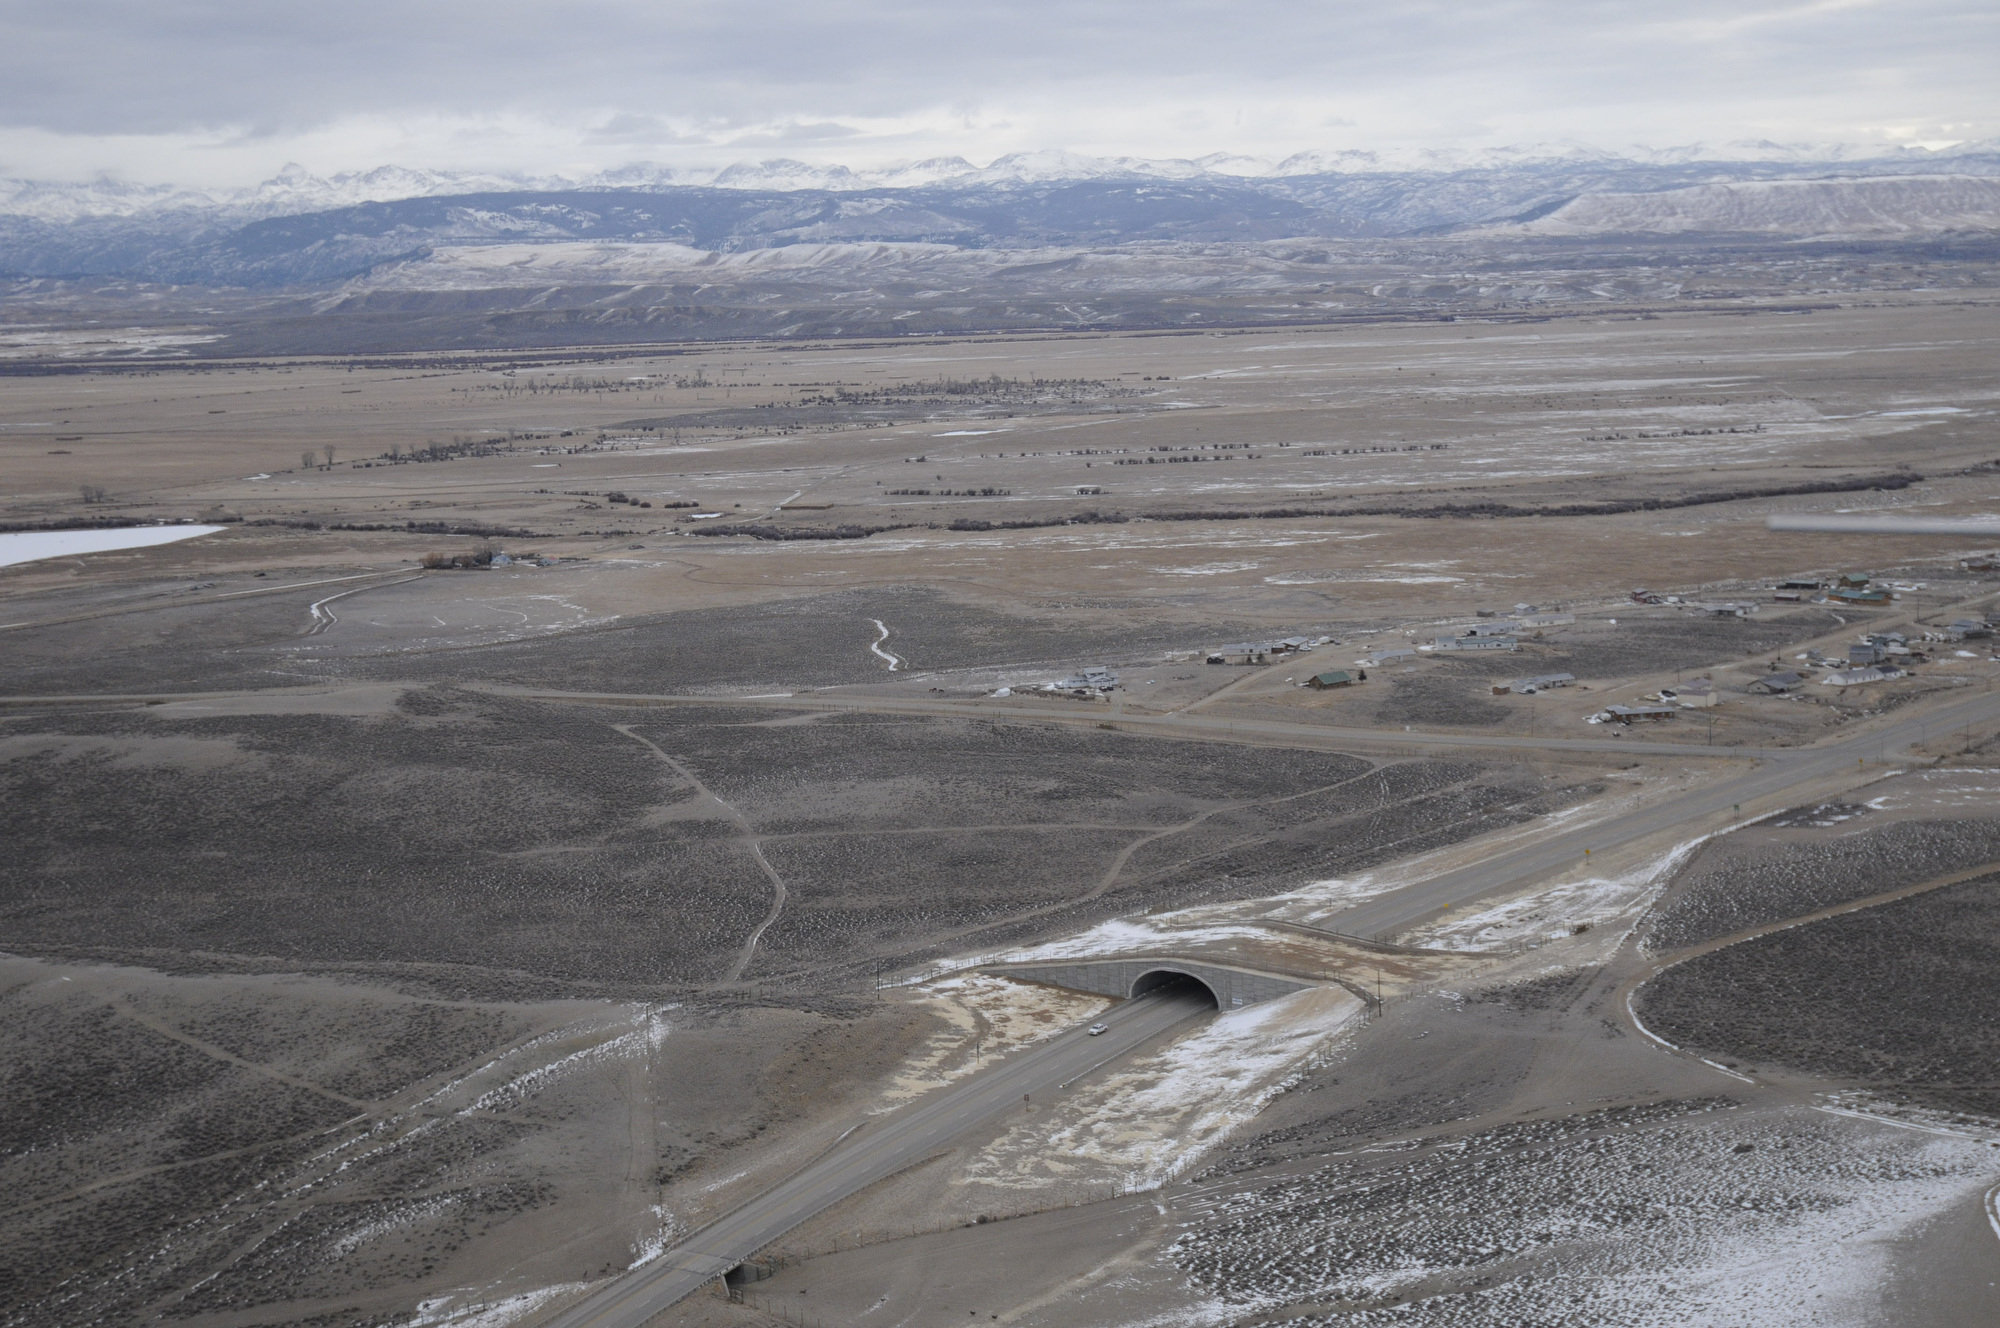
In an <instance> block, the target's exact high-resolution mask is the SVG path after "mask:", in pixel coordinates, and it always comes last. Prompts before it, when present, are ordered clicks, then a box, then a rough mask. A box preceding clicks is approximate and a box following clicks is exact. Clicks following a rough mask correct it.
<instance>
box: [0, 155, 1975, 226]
mask: <svg viewBox="0 0 2000 1328" xmlns="http://www.w3.org/2000/svg"><path fill="white" fill-rule="evenodd" d="M1705 162H1713V163H1716V164H1717V165H1718V166H1723V165H1730V164H1734V165H1739V166H1742V165H1753V164H1764V165H1769V166H1789V167H1800V166H1811V165H1823V166H1826V167H1828V168H1829V170H1832V171H1837V172H1842V173H1847V172H1860V173H1864V174H1884V173H1889V172H1892V171H1895V170H1898V169H1901V170H1904V171H1908V170H1912V169H1916V170H1921V171H1937V170H1940V169H1942V170H1956V171H1958V172H1959V173H1965V174H1974V175H1986V174H1993V173H2000V165H1996V164H1995V163H1996V162H2000V140H1990V141H1985V142H1977V143H1961V144H1957V145H1954V146H1952V147H1949V148H1941V149H1936V150H1932V149H1926V148H1919V147H1904V148H1885V147H1882V146H1880V145H1875V144H1869V145H1861V146H1856V145H1851V144H1781V143H1771V142H1735V143H1724V144H1689V145H1685V146H1680V147H1668V148H1649V147H1629V148H1623V149H1618V150H1610V149H1604V148H1597V147H1592V146H1590V145H1587V144H1580V143H1538V144H1529V145H1524V146H1519V147H1497V148H1478V149H1412V150H1401V151H1385V152H1374V151H1363V150H1354V149H1349V150H1341V151H1319V150H1315V151H1308V152H1298V153H1294V154H1292V155H1291V156H1288V157H1283V158H1270V157H1250V156H1240V155H1234V154H1229V153H1212V154H1210V155H1208V156H1205V157H1195V158H1168V159H1156V158H1141V157H1091V156H1083V155H1079V154H1077V153H1072V152H1065V151H1061V150H1044V151H1038V152H1016V153H1010V154H1008V155H1007V156H1004V157H1000V158H998V159H996V160H994V161H992V162H990V163H989V164H987V165H985V166H976V165H974V164H973V163H971V162H969V161H967V160H965V159H964V158H963V157H932V158H928V159H925V160H922V161H910V162H898V163H892V164H890V165H886V166H879V167H870V168H852V167H847V166H839V165H813V164H810V163H807V162H802V161H792V160H789V159H783V158H781V159H777V160H772V161H762V162H738V163H734V164H732V165H728V166H721V167H680V166H671V165H662V164H659V163H655V162H635V163H631V164H628V165H624V166H618V167H614V168H612V169H608V170H601V171H590V172H583V173H578V174H574V175H531V174H512V173H495V172H478V171H435V170H412V169H409V168H405V167H401V166H380V167H377V168H375V169H374V170H369V171H350V172H342V173H339V174H335V175H331V176H316V175H313V174H311V173H310V172H308V171H307V170H305V169H304V168H303V167H300V166H297V165H291V166H287V167H285V169H284V170H282V171H280V172H279V173H278V174H277V175H276V176H273V177H272V178H271V179H269V180H266V181H264V182H263V183H261V184H259V185H256V186H254V187H251V188H246V189H198V188H191V187H183V186H178V185H171V184H137V183H132V182H128V181H121V180H112V179H100V180H95V181H91V182H88V183H81V184H77V183H62V182H54V181H44V180H23V179H0V214H5V215H11V216H16V217H26V218H31V219H34V220H39V221H44V222H51V223H63V222H72V221H78V220H82V219H85V218H91V217H140V216H145V215H149V214H162V213H171V212H177V211H179V212H188V211H200V212H218V211H219V212H224V213H228V214H230V215H231V216H232V217H233V218H235V219H238V220H253V219H257V218H262V217H275V216H289V215H296V214H299V213H307V212H318V211H324V210H326V209H329V208H338V207H349V206H353V205H355V204H360V203H380V202H392V201H395V200H397V199H405V198H427V197H439V196H446V195H455V194H469V193H486V192H493V193H513V192H520V191H524V190H575V189H634V190H658V189H665V188H674V187H685V186H706V187H710V188H718V189H745V190H779V191H794V190H857V189H906V188H927V187H938V186H944V187H964V188H975V187H978V186H982V185H1009V184H1016V185H1019V184H1049V183H1059V182H1062V181H1072V180H1075V181H1083V180H1133V181H1144V180H1159V181H1200V180H1213V181H1231V182H1241V181H1245V180H1282V179H1293V178H1298V177H1305V176H1316V175H1371V174H1414V175H1436V174H1449V173H1452V172H1459V171H1503V170H1523V169H1535V168H1552V167H1564V166H1568V167H1586V166H1602V167H1615V166H1621V165H1625V166H1685V165H1688V164H1691V163H1705Z"/></svg>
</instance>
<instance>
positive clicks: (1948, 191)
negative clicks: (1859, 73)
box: [1496, 175, 2000, 238]
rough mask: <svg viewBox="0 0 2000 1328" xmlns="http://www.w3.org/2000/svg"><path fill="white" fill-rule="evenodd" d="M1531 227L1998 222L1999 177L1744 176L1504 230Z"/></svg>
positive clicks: (1985, 227)
mask: <svg viewBox="0 0 2000 1328" xmlns="http://www.w3.org/2000/svg"><path fill="white" fill-rule="evenodd" d="M1496 229H1499V230H1504V231H1512V232H1514V233H1526V234H1532V235H1641V234H1645V235H1675V234H1690V233H1698V234H1711V235H1712V234H1758V235H1788V236H1801V237H1807V236H1811V237H1826V238H1833V237H1843V238H1844V237H1855V238H1868V237H1880V238H1894V237H1897V236H1908V235H1928V234H1941V233H1947V232H1953V231H1990V230H2000V179H1995V178H1992V177H1986V176H1969V175H1904V176H1876V177H1871V178H1867V179H1846V180H1744V181H1731V182H1726V183H1715V184H1702V185H1695V186H1692V187H1690V188H1686V189H1666V190H1660V191H1657V192H1653V193H1610V192H1606V193H1597V194H1586V195H1584V196H1583V197H1581V198H1578V199H1575V200H1573V201H1571V202H1569V203H1566V204H1564V205H1563V206H1562V207H1560V208H1557V209H1556V210H1555V211H1553V212H1551V213H1549V214H1548V215H1547V216H1544V217H1539V218H1537V219H1535V220H1534V221H1530V222H1526V223H1523V224H1520V225H1517V226H1507V227H1500V228H1496Z"/></svg>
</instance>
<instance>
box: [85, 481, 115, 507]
mask: <svg viewBox="0 0 2000 1328" xmlns="http://www.w3.org/2000/svg"><path fill="white" fill-rule="evenodd" d="M81 492H82V493H83V501H85V502H86V503H101V502H103V501H105V500H106V499H107V498H109V497H110V495H109V494H107V493H105V491H104V486H103V485H102V484H86V485H84V486H83V488H82V491H81Z"/></svg>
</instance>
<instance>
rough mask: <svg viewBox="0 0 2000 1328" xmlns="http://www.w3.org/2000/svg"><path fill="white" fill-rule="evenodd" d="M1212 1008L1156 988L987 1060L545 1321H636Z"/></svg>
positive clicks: (609, 1326) (589, 1324)
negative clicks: (1097, 1017)
mask: <svg viewBox="0 0 2000 1328" xmlns="http://www.w3.org/2000/svg"><path fill="white" fill-rule="evenodd" d="M1214 1008H1215V1005H1214V1002H1213V1001H1212V1000H1210V999H1209V998H1208V997H1207V995H1206V994H1205V993H1190V992H1187V991H1183V990H1179V989H1176V990H1172V991H1161V992H1158V993H1155V994H1149V995H1145V996H1141V997H1138V998H1137V999H1135V1000H1130V1001H1126V1002H1124V1003H1123V1004H1121V1005H1119V1006H1117V1007H1116V1008H1114V1009H1113V1010H1111V1011H1109V1012H1108V1013H1106V1014H1105V1015H1104V1017H1103V1023H1104V1024H1105V1026H1106V1027H1105V1031H1104V1032H1103V1033H1102V1034H1101V1035H1099V1036H1097V1037H1091V1036H1090V1035H1089V1034H1088V1033H1086V1032H1085V1031H1084V1030H1083V1029H1081V1028H1075V1029H1071V1030H1070V1031H1069V1032H1067V1033H1063V1034H1060V1035H1058V1036H1057V1037H1054V1038H1051V1039H1050V1040H1049V1041H1047V1042H1044V1043H1040V1044H1037V1045H1035V1046H1032V1047H1028V1048H1026V1049H1024V1050H1022V1051H1019V1052H1016V1053H1014V1054H1013V1055H1010V1056H1008V1057H1006V1058H1004V1059H1002V1060H1000V1061H997V1062H995V1063H994V1064H993V1065H991V1066H989V1067H987V1068H986V1069H985V1070H983V1071H981V1072H980V1073H978V1074H975V1075H973V1076H972V1077H970V1078H968V1079H966V1080H963V1081H962V1082H960V1083H958V1084H956V1085H954V1086H952V1087H950V1088H946V1089H942V1090H940V1091H938V1092H936V1093H933V1094H930V1095H928V1096H926V1097H924V1098H922V1099H920V1100H919V1101H918V1102H916V1103H914V1104H912V1105H911V1106H909V1107H907V1108H905V1109H903V1110H902V1111H900V1112H898V1113H896V1114H895V1115H891V1116H885V1117H883V1118H881V1119H880V1120H879V1121H876V1122H872V1123H870V1124H868V1125H865V1126H863V1127H862V1129H861V1130H860V1131H858V1132H857V1133H855V1134H854V1135H853V1136H852V1137H851V1138H850V1139H848V1140H847V1141H846V1142H844V1143H842V1144H840V1145H839V1146H838V1147H836V1148H835V1149H833V1151H832V1152H830V1153H828V1154H827V1155H826V1156H825V1157H823V1158H821V1159H820V1160H819V1161H817V1162H815V1163H813V1164H812V1165H811V1166H808V1167H806V1168H805V1169H804V1170H803V1171H800V1172H799V1173H798V1174H797V1175H795V1176H793V1177H792V1178H791V1179H789V1180H787V1181H785V1182H783V1183H782V1184H780V1185H778V1186H777V1187H776V1188H774V1189H772V1190H769V1191H767V1192H765V1193H764V1194H762V1195H760V1196H758V1197H757V1198H755V1199H752V1200H751V1201H750V1202H749V1203H747V1204H745V1205H743V1206H742V1207H741V1208H738V1209H737V1210H736V1211H734V1212H732V1213H730V1214H729V1215H728V1216H726V1217H723V1218H721V1219H719V1220H717V1221H715V1222H713V1223H710V1224H709V1225H708V1226H706V1227H704V1228H702V1229H701V1230H700V1231H698V1232H696V1233H695V1234H694V1235H693V1236H691V1237H689V1238H688V1239H687V1240H685V1241H683V1242H682V1243H681V1244H679V1245H677V1246H675V1247H674V1248H673V1249H671V1250H669V1251H667V1252H666V1253H665V1254H663V1255H662V1256H660V1257H659V1258H658V1259H655V1260H653V1261H652V1262H651V1263H648V1264H646V1265H644V1266H643V1267H640V1268H637V1269H635V1270H633V1271H632V1272H630V1273H627V1274H626V1275H625V1276H623V1277H621V1278H619V1279H618V1280H617V1281H615V1282H613V1283H612V1284H611V1285H609V1286H607V1287H603V1288H601V1289H600V1290H598V1291H596V1292H595V1293H593V1294H592V1295H591V1296H589V1297H588V1298H587V1299H585V1300H583V1301H581V1302H579V1303H577V1304H575V1305H572V1306H571V1307H569V1308H568V1309H567V1310H564V1311H563V1312H562V1313H561V1314H559V1315H557V1316H556V1317H555V1318H553V1319H551V1320H550V1321H549V1322H548V1325H547V1328H638V1325H640V1324H643V1323H645V1322H646V1321H647V1320H648V1319H650V1318H652V1317H653V1316H654V1315H656V1314H658V1313H659V1312H660V1311H661V1310H663V1309H665V1308H667V1307H668V1306H669V1305H672V1304H674V1303H675V1302H676V1301H678V1300H680V1299H682V1298H683V1297H685V1296H687V1295H689V1294H690V1293H692V1292H694V1291H695V1290H697V1289H698V1288H700V1287H701V1286H703V1285H704V1284H706V1283H708V1282H712V1281H714V1280H715V1279H716V1278H718V1277H720V1276H721V1275H722V1274H723V1273H725V1272H727V1271H728V1270H729V1269H731V1268H734V1267H735V1266H736V1265H737V1264H739V1263H741V1262H743V1260H744V1259H746V1258H748V1257H749V1256H750V1255H752V1254H755V1253H756V1252H757V1251H758V1250H760V1249H762V1248H763V1247H764V1246H766V1245H768V1244H770V1243H771V1242H772V1241H774V1240H776V1239H777V1238H778V1237H780V1236H782V1235H784V1234H785V1232H787V1231H789V1230H791V1229H792V1228H793V1227H795V1226H797V1225H798V1224H799V1223H801V1222H803V1221H805V1220H806V1219H807V1218H809V1217H811V1216H813V1214H815V1213H818V1212H820V1211H822V1210H823V1209H825V1208H828V1207H830V1206H831V1205H833V1204H835V1203H838V1202H839V1201H840V1200H842V1199H844V1198H846V1197H847V1196H848V1195H850V1194H854V1193H856V1192H858V1191H860V1190H861V1189H863V1188H865V1187H867V1186H869V1185H872V1184H874V1183H875V1182H876V1181H878V1180H881V1179H882V1178H883V1177H885V1176H889V1175H892V1174H893V1173H895V1172H897V1171H900V1170H902V1169H903V1168H904V1167H906V1166H909V1165H910V1164H911V1163H913V1162H916V1161H919V1160H921V1159H922V1158H924V1157H925V1156H926V1155H928V1154H929V1153H931V1152H932V1151H934V1150H936V1149H938V1148H941V1147H943V1146H944V1145H946V1144H948V1143H950V1142H951V1141H952V1140H953V1139H956V1138H957V1137H958V1136H959V1135H961V1134H963V1133H965V1132H966V1131H967V1130H969V1129H972V1128H973V1127H975V1126H978V1125H981V1124H984V1123H986V1122H988V1121H991V1120H992V1119H993V1118H995V1117H997V1116H999V1115H1001V1114H1002V1113H1004V1112H1006V1111H1007V1110H1008V1109H1009V1108H1024V1104H1023V1102H1022V1098H1023V1097H1024V1096H1031V1095H1033V1094H1036V1093H1048V1092H1049V1091H1050V1090H1052V1089H1057V1088H1060V1087H1062V1086H1063V1085H1065V1084H1068V1083H1070V1082H1072V1081H1074V1080H1076V1079H1078V1078H1080V1077H1082V1076H1083V1075H1086V1074H1088V1073H1090V1071H1092V1070H1094V1069H1096V1068H1097V1067H1098V1066H1100V1065H1102V1064H1104V1063H1105V1062H1106V1061H1109V1060H1113V1059H1115V1058H1117V1057H1119V1056H1122V1055H1124V1054H1125V1053H1126V1052H1129V1051H1131V1050H1133V1049H1134V1048H1136V1047H1139V1046H1141V1045H1143V1044H1145V1043H1146V1042H1149V1041H1151V1040H1152V1039H1153V1038H1155V1037H1158V1036H1159V1035H1160V1034H1162V1033H1164V1032H1166V1031H1167V1030H1168V1029H1171V1028H1173V1027H1174V1026H1175V1025H1176V1024H1179V1023H1181V1022H1182V1021H1183V1020H1186V1019H1191V1018H1193V1017H1194V1016H1196V1015H1199V1014H1202V1013H1205V1012H1207V1011H1210V1010H1213V1009H1214Z"/></svg>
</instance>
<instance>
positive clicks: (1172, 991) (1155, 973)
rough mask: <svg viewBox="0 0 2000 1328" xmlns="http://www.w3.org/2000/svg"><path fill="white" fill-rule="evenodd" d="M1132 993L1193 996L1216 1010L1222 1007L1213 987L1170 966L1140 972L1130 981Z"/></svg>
mask: <svg viewBox="0 0 2000 1328" xmlns="http://www.w3.org/2000/svg"><path fill="white" fill-rule="evenodd" d="M1132 995H1133V996H1135V997H1137V996H1152V995H1162V996H1194V997H1199V998H1200V999H1201V1000H1204V1001H1206V1002H1207V1003H1208V1004H1210V1005H1212V1006H1214V1007H1215V1008H1216V1009H1218V1010H1219V1009H1221V1008H1222V1000H1221V998H1220V997H1218V996H1217V995H1216V994H1215V988H1213V987H1211V986H1209V985H1208V984H1207V983H1206V982H1203V981H1202V980H1201V979H1200V978H1198V977H1196V976H1195V975H1194V974H1192V973H1183V972H1180V971H1179V970H1178V969H1172V968H1156V969H1154V970H1152V971H1151V972H1150V973H1141V974H1140V975H1139V976H1138V978H1136V979H1135V980H1134V981H1133V983H1132Z"/></svg>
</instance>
